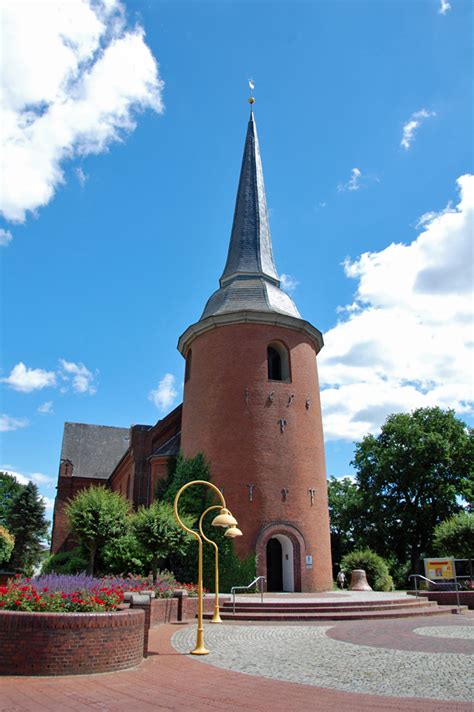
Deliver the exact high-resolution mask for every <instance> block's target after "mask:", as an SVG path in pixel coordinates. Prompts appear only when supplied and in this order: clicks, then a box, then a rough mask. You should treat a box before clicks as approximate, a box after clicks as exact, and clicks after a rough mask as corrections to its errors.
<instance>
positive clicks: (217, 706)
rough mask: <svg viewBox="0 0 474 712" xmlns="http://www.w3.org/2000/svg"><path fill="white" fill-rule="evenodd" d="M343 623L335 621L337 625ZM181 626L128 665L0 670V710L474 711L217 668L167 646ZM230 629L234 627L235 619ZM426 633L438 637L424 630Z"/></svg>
mask: <svg viewBox="0 0 474 712" xmlns="http://www.w3.org/2000/svg"><path fill="white" fill-rule="evenodd" d="M454 618H455V616H447V617H446V618H445V617H444V616H443V617H442V618H438V619H437V620H436V625H437V626H438V625H443V624H444V625H448V626H452V625H453V619H454ZM404 622H405V621H404ZM467 622H468V623H470V622H471V621H467ZM410 623H411V624H412V627H413V628H419V627H420V626H422V625H424V624H425V623H426V621H423V620H422V619H412V620H411V621H410ZM430 623H431V625H432V624H433V622H432V621H430ZM348 625H349V624H347V623H343V624H338V626H337V628H339V626H341V627H342V626H348ZM366 625H367V626H368V627H372V628H375V627H376V628H378V629H379V633H380V634H381V635H383V631H384V622H383V621H377V622H374V623H370V624H369V623H367V624H366ZM179 630H180V631H181V630H184V629H183V628H181V627H180V626H177V625H163V626H160V627H159V628H156V629H154V630H152V631H151V651H152V655H151V656H150V657H149V658H148V659H147V660H146V661H144V662H143V664H142V665H141V666H140V667H139V668H137V669H135V670H131V671H129V672H120V673H111V674H104V675H87V676H84V677H82V676H81V677H66V678H22V677H5V678H0V712H25V711H28V712H43V711H48V712H49V711H51V712H54V711H56V710H61V712H69V711H71V712H73V711H74V712H76V711H77V712H84V711H86V710H100V711H101V712H125V711H127V712H129V711H130V710H140V711H141V710H144V711H145V712H146V711H147V710H172V711H175V712H183V711H185V710H186V711H187V710H188V709H189V710H193V711H196V712H207V711H209V712H218V711H219V712H234V711H235V712H244V711H245V712H247V711H249V710H251V711H252V712H268V711H270V710H271V711H272V712H293V711H296V710H297V711H298V712H335V711H336V710H338V712H341V711H342V712H349V711H350V712H366V711H367V712H372V711H375V710H385V711H387V712H395V711H403V712H448V711H449V712H473V711H474V705H471V704H470V703H462V702H449V703H447V702H440V701H437V700H430V699H428V698H427V699H423V700H421V699H414V698H394V697H382V696H376V695H364V694H353V693H350V692H340V691H337V690H329V689H322V688H319V687H315V686H310V685H303V684H296V683H290V682H283V681H279V680H269V679H266V678H262V677H258V676H255V675H248V674H242V673H238V672H232V671H229V670H224V669H220V668H217V667H214V666H213V665H210V664H207V663H206V662H204V661H203V660H202V659H196V658H195V657H193V656H190V655H182V654H180V653H178V652H177V651H176V650H175V649H174V648H173V647H172V646H171V643H170V638H171V636H172V635H173V634H175V633H176V632H177V631H179ZM232 630H237V626H234V627H233V628H232ZM373 639H374V640H375V634H374V636H373ZM426 640H428V642H429V641H434V642H436V641H437V639H436V638H435V637H428V636H426ZM463 657H464V656H463ZM420 684H421V681H420ZM426 684H429V680H427V681H426Z"/></svg>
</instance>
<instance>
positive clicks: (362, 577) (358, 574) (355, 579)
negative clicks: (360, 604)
mask: <svg viewBox="0 0 474 712" xmlns="http://www.w3.org/2000/svg"><path fill="white" fill-rule="evenodd" d="M349 591H372V589H371V587H370V586H369V584H368V583H367V575H366V573H365V571H364V569H354V571H353V572H352V574H351V585H350V586H349Z"/></svg>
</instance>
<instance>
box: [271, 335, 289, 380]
mask: <svg viewBox="0 0 474 712" xmlns="http://www.w3.org/2000/svg"><path fill="white" fill-rule="evenodd" d="M267 363H268V380H270V381H290V380H291V379H290V356H289V353H288V349H287V348H286V346H285V345H284V344H282V343H280V342H279V341H274V342H272V343H271V344H268V347H267Z"/></svg>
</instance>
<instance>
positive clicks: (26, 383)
mask: <svg viewBox="0 0 474 712" xmlns="http://www.w3.org/2000/svg"><path fill="white" fill-rule="evenodd" d="M0 381H1V382H2V383H7V384H8V385H9V386H10V388H13V390H15V391H20V392H21V393H31V392H32V391H37V390H41V389H42V388H47V387H49V386H55V385H56V374H55V373H54V371H44V370H43V369H42V368H28V367H27V366H25V364H24V363H23V362H22V361H20V362H19V363H17V364H16V366H14V367H13V369H12V371H11V373H10V375H9V376H8V377H7V378H0Z"/></svg>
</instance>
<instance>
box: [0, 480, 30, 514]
mask: <svg viewBox="0 0 474 712" xmlns="http://www.w3.org/2000/svg"><path fill="white" fill-rule="evenodd" d="M23 488H24V485H21V484H20V483H19V482H17V480H16V479H15V478H14V477H13V476H12V475H9V474H8V472H0V525H1V526H4V527H7V528H8V521H9V515H10V510H11V508H12V504H13V502H14V500H15V499H16V497H17V496H18V495H19V494H20V492H21V491H22V490H23Z"/></svg>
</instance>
